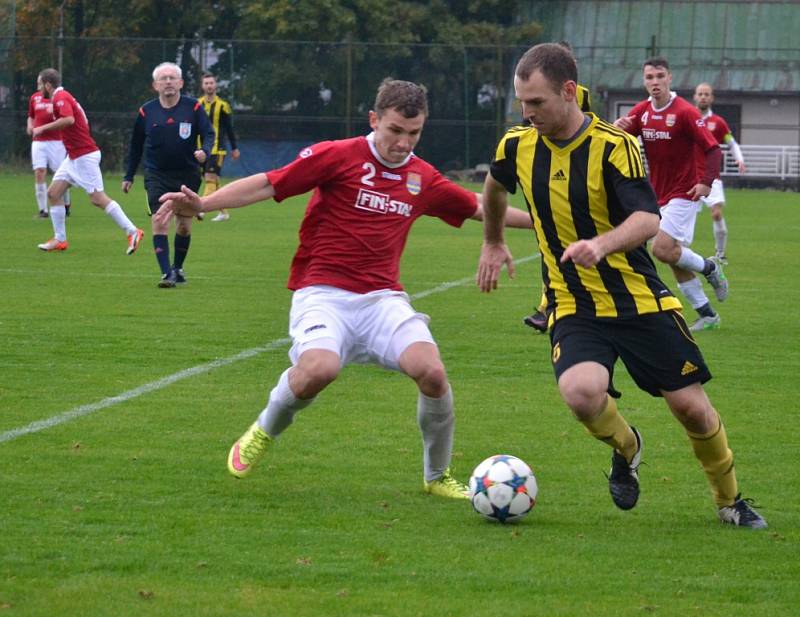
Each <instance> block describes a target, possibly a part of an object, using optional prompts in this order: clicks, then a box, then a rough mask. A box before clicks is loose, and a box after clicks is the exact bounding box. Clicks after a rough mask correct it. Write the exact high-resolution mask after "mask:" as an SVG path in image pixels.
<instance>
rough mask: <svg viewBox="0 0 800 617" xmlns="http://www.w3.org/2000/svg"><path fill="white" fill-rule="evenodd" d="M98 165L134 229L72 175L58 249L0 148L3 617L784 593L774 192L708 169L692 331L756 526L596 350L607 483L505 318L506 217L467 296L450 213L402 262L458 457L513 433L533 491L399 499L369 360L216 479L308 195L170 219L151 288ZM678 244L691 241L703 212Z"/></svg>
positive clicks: (404, 424) (472, 246)
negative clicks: (729, 512)
mask: <svg viewBox="0 0 800 617" xmlns="http://www.w3.org/2000/svg"><path fill="white" fill-rule="evenodd" d="M119 183H120V178H119V177H118V176H116V177H115V176H108V177H107V178H106V188H107V192H108V193H109V194H111V196H112V197H115V198H117V199H118V200H119V201H120V203H121V204H122V205H123V207H124V208H125V209H126V211H127V212H128V214H129V215H130V216H131V218H133V219H134V221H135V222H137V223H138V224H139V225H140V226H142V227H144V228H145V230H146V232H147V235H146V237H145V240H144V242H143V244H142V246H141V249H140V251H139V252H138V253H137V254H136V255H134V256H132V257H126V256H125V254H124V249H125V238H124V234H123V233H122V232H121V231H120V230H119V229H118V228H117V227H116V226H115V225H114V224H113V222H112V221H111V220H110V219H109V218H108V217H107V216H106V215H104V214H103V213H101V212H100V211H99V210H97V209H96V208H94V207H92V206H90V205H89V203H88V200H87V198H86V196H85V194H83V193H80V192H78V191H75V192H74V201H75V205H74V206H73V214H72V216H71V217H70V219H69V220H68V231H69V242H70V248H69V250H68V251H66V252H65V253H62V254H46V253H43V252H41V251H38V250H37V249H36V244H37V243H39V242H43V241H44V240H47V239H48V238H50V237H51V235H52V229H51V225H50V222H49V221H46V220H34V218H33V215H34V213H35V203H34V196H33V176H32V174H29V173H21V172H20V173H15V172H11V171H6V172H5V173H3V174H0V196H2V208H0V241H1V243H0V281H2V286H1V287H0V289H1V290H2V291H1V293H2V302H0V333H1V334H2V336H1V337H0V523H1V524H0V614H2V615H5V614H8V615H9V616H11V615H14V616H18V615H42V616H71V615H75V616H95V615H96V616H106V615H110V616H127V615H159V616H162V615H163V616H169V617H175V616H192V617H197V616H205V615H208V616H218V615H237V616H238V615H270V616H280V617H283V616H285V617H304V616H309V617H310V616H319V615H324V616H328V615H332V616H333V615H335V616H348V617H349V616H362V615H363V616H403V617H405V616H417V615H419V616H422V617H428V616H436V617H446V616H453V617H460V616H473V615H474V616H488V615H521V616H528V615H545V616H549V615H592V616H594V615H614V616H620V615H623V616H624V615H680V616H684V615H697V616H702V617H708V616H713V615H732V614H737V613H745V614H754V613H755V614H762V615H796V614H797V611H798V606H800V585H798V581H800V559H798V554H800V550H799V549H800V546H799V541H800V533H798V527H799V526H800V514H799V513H798V507H797V496H798V494H800V473H798V468H799V465H798V451H799V450H800V448H798V445H800V436H798V431H797V430H796V428H795V424H794V422H795V420H796V418H797V412H798V404H797V388H798V384H800V379H799V378H798V375H800V326H799V325H798V324H800V320H798V317H797V315H798V306H800V295H799V294H798V285H797V281H796V279H795V278H794V275H795V273H796V270H797V267H798V257H799V256H800V252H798V249H797V246H798V237H800V203H799V200H798V197H797V194H793V193H778V192H766V191H765V192H755V191H734V190H729V191H728V206H727V210H726V216H727V222H728V227H729V229H730V235H731V238H730V246H729V258H730V266H729V267H728V269H727V273H728V276H729V279H730V282H731V296H730V298H729V300H728V301H727V302H726V303H725V304H724V305H720V306H719V307H718V308H719V310H720V312H721V315H722V320H723V322H722V328H721V329H720V330H718V331H716V332H705V333H701V334H700V335H698V340H699V343H700V345H701V347H702V349H703V352H704V354H705V356H706V359H707V361H708V362H709V364H710V366H711V369H712V372H713V374H714V379H713V380H712V381H711V382H709V384H708V386H707V391H708V392H709V395H710V397H711V399H712V401H713V402H714V404H715V406H716V407H717V408H718V409H719V411H720V413H721V414H722V416H723V418H724V419H725V422H726V425H727V428H728V435H729V438H730V442H731V446H732V448H733V450H734V455H735V457H736V463H737V471H738V478H739V481H740V485H741V487H742V490H743V491H744V494H745V496H748V497H753V498H755V500H756V501H757V503H758V504H759V506H760V511H761V512H762V514H763V515H764V516H765V517H766V518H767V520H768V522H769V524H770V528H769V529H767V530H766V531H764V532H750V531H747V530H738V529H731V528H724V527H722V526H721V525H720V524H719V523H718V522H717V519H716V513H715V510H714V507H713V504H712V501H711V498H710V495H709V491H708V488H707V485H706V482H705V478H704V476H703V474H702V472H701V470H700V467H699V464H698V463H697V461H696V460H695V459H694V457H693V456H692V454H691V448H690V445H689V443H688V440H687V438H686V437H685V435H684V433H683V431H682V429H681V428H680V426H679V425H678V423H677V422H676V421H674V420H673V419H672V418H671V417H670V414H669V412H668V410H667V409H666V407H665V406H664V404H663V402H662V401H660V400H657V399H653V398H651V397H649V396H648V395H646V394H644V393H642V392H640V391H639V390H637V389H636V388H635V386H634V385H633V383H632V382H631V380H630V378H629V377H628V376H627V374H626V373H625V371H624V368H623V367H622V366H621V365H619V366H618V371H617V379H616V384H617V386H618V388H619V389H620V390H622V391H623V393H624V396H623V398H622V399H621V401H620V408H621V411H622V412H623V413H624V414H625V416H626V417H627V418H628V419H629V420H631V422H633V423H635V424H636V425H637V427H639V428H640V429H641V431H642V434H643V436H644V440H645V452H644V463H645V464H644V465H643V466H642V468H641V480H642V497H641V499H640V501H639V505H638V506H637V507H636V509H634V510H632V511H630V512H622V511H619V510H616V509H615V508H614V506H613V504H612V503H611V499H610V497H609V495H608V489H607V484H606V480H605V477H604V476H603V472H604V471H607V469H608V465H609V458H610V452H609V451H608V449H607V448H606V447H605V446H603V445H602V444H599V443H597V442H594V441H593V440H592V439H590V438H589V437H588V436H587V435H586V434H585V433H584V431H583V429H582V428H581V426H580V425H579V424H578V423H577V422H576V421H575V420H573V419H572V417H571V415H570V413H569V411H568V410H567V409H566V407H565V405H564V404H563V403H562V402H561V400H560V398H559V396H558V394H557V391H556V387H555V383H554V379H553V376H552V371H551V368H550V363H549V357H548V356H549V344H548V340H547V338H546V337H544V336H541V335H537V334H535V333H534V332H533V331H532V330H530V329H528V328H526V327H525V326H523V325H522V322H521V320H522V317H523V316H524V315H526V314H527V313H528V312H530V309H531V307H532V305H533V303H534V301H535V300H536V299H537V297H538V294H539V289H540V283H539V280H540V273H539V260H538V258H537V257H536V247H535V244H534V242H533V240H532V238H531V237H530V233H529V232H525V231H521V230H510V231H509V232H508V239H509V243H510V246H511V249H512V251H513V253H514V255H515V257H516V258H520V259H523V261H521V262H520V263H519V265H518V268H517V275H516V277H515V278H514V279H513V280H509V279H508V278H507V277H504V278H503V279H502V281H501V288H500V289H499V291H498V292H496V293H492V294H489V295H482V294H480V293H479V292H478V290H477V288H476V287H475V286H474V283H473V282H472V276H473V275H474V272H475V268H476V264H477V258H478V254H479V251H480V244H481V234H482V231H481V226H480V224H477V223H474V222H472V221H468V222H467V223H465V225H464V227H463V228H462V229H460V230H456V229H453V228H451V227H448V226H447V225H445V224H443V223H441V222H440V221H437V220H434V219H430V220H422V221H420V222H418V223H417V225H416V226H415V228H414V230H413V231H412V233H411V236H410V239H409V244H408V249H407V251H406V256H405V258H404V261H403V268H402V280H403V283H404V284H405V286H406V288H407V290H408V291H409V293H410V294H411V295H412V297H413V298H414V305H415V306H416V308H417V309H418V310H420V311H422V312H425V313H427V314H429V315H430V316H431V317H432V321H431V328H432V331H433V333H434V336H435V337H436V339H437V341H438V343H439V345H440V348H441V352H442V356H443V358H444V361H445V364H446V366H447V368H448V373H449V376H450V380H451V382H452V384H453V390H454V394H455V401H456V414H457V418H458V420H457V429H456V443H455V454H454V459H453V467H454V472H455V474H456V475H457V476H458V477H460V478H461V479H464V480H465V479H466V478H467V477H468V475H469V473H470V471H471V470H472V468H473V467H474V466H475V465H476V464H477V463H478V462H480V461H481V460H483V459H484V458H485V457H487V456H489V455H490V454H496V453H501V452H503V453H510V454H514V455H516V456H519V457H520V458H522V459H523V460H525V461H527V462H528V463H529V464H530V465H531V466H532V467H533V468H534V470H535V472H536V475H537V479H538V482H539V499H538V503H537V506H536V508H535V509H534V510H533V512H532V513H531V514H530V515H529V516H528V517H527V518H526V519H525V520H524V521H522V522H521V523H519V524H516V525H507V526H502V525H495V524H491V523H489V522H487V521H485V520H483V519H482V518H480V517H479V516H478V515H477V514H475V513H474V512H473V511H472V509H471V507H470V506H469V505H468V504H467V503H466V502H461V503H455V502H451V501H447V500H442V499H437V498H433V497H430V496H427V495H425V494H424V493H423V492H422V490H421V489H422V477H421V474H422V472H421V439H420V435H419V432H418V429H417V427H416V421H415V414H416V411H415V407H416V403H415V401H416V394H415V387H414V385H413V383H412V382H411V380H409V379H408V378H405V377H403V376H402V375H400V374H395V373H390V372H386V371H382V370H380V369H377V368H375V367H362V366H352V367H348V368H347V369H345V370H344V371H343V372H342V374H341V376H340V378H339V379H338V380H337V381H336V382H335V383H334V384H333V385H332V386H331V387H330V388H328V390H326V391H325V392H324V393H323V394H322V395H321V396H320V397H319V399H318V401H317V402H316V403H315V404H314V405H313V406H312V407H310V408H309V409H307V410H305V411H303V412H302V413H301V414H300V415H299V416H298V418H297V419H296V422H295V424H294V426H293V427H292V428H291V429H290V430H288V431H287V432H286V433H285V434H284V435H283V437H282V438H281V440H280V441H279V442H278V444H277V446H276V447H275V448H274V449H273V450H272V451H271V452H270V453H269V455H268V457H267V458H266V459H265V460H264V462H263V463H262V464H261V466H260V467H259V468H258V469H257V470H256V471H255V472H254V473H253V475H252V477H250V478H248V479H247V480H244V481H239V480H236V479H234V478H232V477H230V476H229V475H228V473H227V471H226V468H225V459H226V456H227V452H228V449H229V447H230V445H231V443H232V442H233V441H234V440H235V439H236V438H237V437H238V436H239V435H240V434H241V433H242V432H243V431H244V430H245V429H246V428H247V426H248V425H249V424H250V423H251V422H252V421H253V420H254V418H255V417H256V415H257V414H258V412H259V411H260V410H261V408H262V406H263V405H264V403H265V401H266V398H267V396H268V392H269V390H270V389H271V388H272V386H273V385H274V383H275V381H276V380H277V378H278V376H279V374H280V373H281V371H283V370H284V368H285V367H286V366H288V359H287V356H286V352H287V348H288V346H287V344H286V340H287V315H288V308H289V301H290V293H289V292H288V291H287V290H286V288H285V282H286V276H287V271H288V267H289V263H290V259H291V256H292V253H293V251H294V249H295V246H296V242H297V228H298V225H299V222H300V220H301V217H302V213H303V206H304V204H305V199H304V198H298V199H293V200H291V201H288V202H285V203H283V204H275V203H274V202H268V203H264V204H259V205H254V206H251V207H249V208H246V209H243V210H234V211H232V213H231V214H232V216H231V220H230V221H228V222H226V223H223V224H219V223H211V222H210V221H207V222H204V223H201V224H195V227H194V233H193V239H192V248H191V252H190V255H189V259H188V260H187V263H186V267H185V270H186V274H187V277H188V278H189V283H188V285H186V286H185V287H184V288H180V289H174V290H163V289H158V288H157V287H156V283H157V280H158V278H159V276H158V269H157V266H156V262H155V259H154V258H153V255H152V244H151V235H150V233H149V222H148V219H147V217H146V215H145V207H144V193H143V190H142V182H141V178H138V179H137V184H136V185H135V190H134V191H133V193H132V194H130V195H127V196H124V195H122V193H121V191H120V190H119ZM695 247H696V248H697V249H698V250H700V251H701V252H703V253H706V254H711V253H713V243H712V239H711V219H710V216H709V213H708V211H705V212H703V213H702V214H701V215H700V217H699V218H698V225H697V238H696V241H695ZM663 274H664V276H665V279H666V280H667V281H669V283H670V286H671V287H672V288H673V289H675V285H674V281H673V280H672V278H671V275H670V274H669V273H667V272H666V271H663ZM687 317H689V318H690V319H691V318H693V315H692V314H688V315H687ZM115 397H116V398H115ZM70 414H71V415H70ZM37 423H38V424H37Z"/></svg>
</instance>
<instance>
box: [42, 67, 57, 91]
mask: <svg viewBox="0 0 800 617" xmlns="http://www.w3.org/2000/svg"><path fill="white" fill-rule="evenodd" d="M39 77H40V78H41V80H42V83H43V84H50V85H51V86H53V88H58V87H59V86H60V85H61V74H60V73H59V72H58V71H57V70H55V69H44V70H43V71H42V72H41V73H39Z"/></svg>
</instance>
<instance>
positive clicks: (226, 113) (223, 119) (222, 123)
mask: <svg viewBox="0 0 800 617" xmlns="http://www.w3.org/2000/svg"><path fill="white" fill-rule="evenodd" d="M200 102H201V103H202V104H203V109H205V110H206V115H207V116H208V119H209V120H210V121H211V126H213V127H214V134H215V135H216V137H215V138H214V147H213V148H211V154H226V150H225V147H224V146H225V143H224V141H223V140H224V136H223V132H224V133H225V135H227V137H228V141H229V142H230V144H231V149H233V150H236V134H235V133H234V132H233V122H232V120H231V117H232V116H233V110H232V109H231V105H230V103H228V102H227V101H225V100H223V99H221V98H219V97H218V96H216V95H215V96H214V98H213V99H212V100H211V101H210V102H209V101H208V100H207V99H206V97H204V96H202V97H200Z"/></svg>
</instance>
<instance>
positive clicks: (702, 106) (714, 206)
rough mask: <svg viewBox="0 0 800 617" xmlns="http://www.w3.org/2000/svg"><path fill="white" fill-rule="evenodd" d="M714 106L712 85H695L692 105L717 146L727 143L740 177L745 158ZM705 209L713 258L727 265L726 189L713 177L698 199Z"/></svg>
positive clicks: (719, 180) (744, 170)
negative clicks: (724, 209) (710, 232)
mask: <svg viewBox="0 0 800 617" xmlns="http://www.w3.org/2000/svg"><path fill="white" fill-rule="evenodd" d="M713 103H714V89H713V88H712V87H711V84H706V83H702V84H698V86H697V87H696V88H695V89H694V104H695V105H697V109H699V110H700V115H701V116H702V117H703V120H705V122H706V126H707V127H708V130H709V131H711V134H712V135H713V136H714V139H716V140H717V143H718V144H720V145H722V144H728V147H729V148H730V151H731V154H732V155H733V158H734V160H735V161H736V164H737V165H738V166H739V173H740V174H743V173H745V172H746V171H747V167H746V165H745V164H744V157H743V156H742V149H741V148H740V147H739V144H738V143H736V139H735V138H734V137H733V133H732V132H731V129H730V127H729V126H728V123H727V122H725V118H723V117H722V116H720V115H717V114H715V113H714V111H713V110H712V109H711V105H712V104H713ZM700 201H702V202H703V203H704V204H705V205H706V206H708V207H709V208H711V220H712V229H713V232H714V244H715V248H716V258H717V260H719V261H720V262H721V263H722V264H723V265H727V263H728V258H727V256H726V248H727V245H728V226H727V225H726V224H725V217H724V216H723V215H722V207H723V206H724V205H725V189H724V188H723V186H722V179H721V178H716V179H715V180H714V182H713V184H712V185H711V192H710V193H709V194H708V196H707V197H701V198H700Z"/></svg>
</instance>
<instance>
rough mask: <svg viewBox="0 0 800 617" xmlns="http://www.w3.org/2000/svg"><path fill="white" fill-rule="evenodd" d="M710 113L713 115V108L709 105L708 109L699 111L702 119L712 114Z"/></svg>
mask: <svg viewBox="0 0 800 617" xmlns="http://www.w3.org/2000/svg"><path fill="white" fill-rule="evenodd" d="M712 115H714V110H713V109H711V108H710V107H709V108H708V109H706V110H705V111H701V112H700V117H701V118H702V119H703V120H705V119H706V118H708V117H709V116H712Z"/></svg>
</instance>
